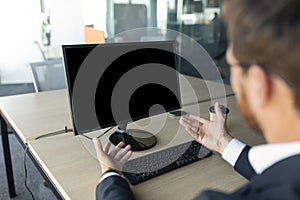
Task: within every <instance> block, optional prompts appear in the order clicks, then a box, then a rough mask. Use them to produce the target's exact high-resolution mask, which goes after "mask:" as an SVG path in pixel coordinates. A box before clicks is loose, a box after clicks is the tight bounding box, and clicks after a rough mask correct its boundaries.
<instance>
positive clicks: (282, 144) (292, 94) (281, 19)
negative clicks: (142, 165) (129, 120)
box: [94, 0, 300, 200]
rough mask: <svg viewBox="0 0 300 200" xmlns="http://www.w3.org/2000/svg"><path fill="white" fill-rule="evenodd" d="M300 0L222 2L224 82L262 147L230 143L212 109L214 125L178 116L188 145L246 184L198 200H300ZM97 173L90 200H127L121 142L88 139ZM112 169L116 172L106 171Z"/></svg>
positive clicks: (130, 195)
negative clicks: (220, 161)
mask: <svg viewBox="0 0 300 200" xmlns="http://www.w3.org/2000/svg"><path fill="white" fill-rule="evenodd" d="M299 10H300V1H299V0H284V1H280V0H275V1H274V0H224V1H223V5H222V12H223V17H224V19H225V22H226V23H227V28H228V36H229V48H228V50H227V55H226V57H227V61H228V64H229V65H230V66H231V84H232V88H233V90H234V92H235V94H236V99H237V104H238V107H239V110H240V112H241V114H242V116H243V117H244V118H245V120H246V122H247V123H248V124H249V126H251V127H252V128H253V129H254V130H256V131H257V132H261V133H262V134H263V135H264V137H265V139H266V141H267V144H264V145H258V146H254V147H249V146H246V145H245V144H243V143H242V142H240V141H238V140H237V139H235V138H232V137H231V136H230V135H229V134H228V133H227V131H226V129H225V128H224V121H225V120H224V118H223V116H222V114H221V111H220V109H219V105H218V103H216V104H215V109H216V114H217V119H216V120H215V121H213V122H212V121H209V120H207V119H204V118H201V117H198V116H193V115H192V116H189V117H182V118H181V119H180V123H181V124H182V125H183V126H184V127H185V129H186V131H187V132H188V133H189V134H191V135H192V136H193V137H194V138H195V140H196V141H198V142H200V143H202V144H203V145H205V146H207V147H208V148H210V149H212V150H214V151H216V152H218V153H220V154H221V155H222V157H223V158H224V159H225V160H226V161H228V162H229V163H230V164H231V165H232V166H233V167H234V168H235V169H236V170H237V171H238V172H240V173H241V174H242V175H244V176H245V177H246V178H248V179H249V183H248V184H246V185H245V186H243V187H241V188H240V189H238V190H236V191H234V192H232V193H229V194H226V193H222V192H217V191H211V190H209V191H204V192H202V193H201V194H199V196H197V197H195V198H196V199H199V200H227V199H230V200H235V199H245V200H254V199H255V200H262V199H272V200H273V199H278V200H279V199H280V200H296V199H300V173H299V171H300V78H299V74H300V64H299V63H300V62H299V61H300V40H299V38H300V12H299ZM94 144H95V147H96V150H97V155H98V159H99V161H100V164H101V167H102V172H103V175H102V177H101V181H100V183H99V184H98V186H97V199H134V195H133V193H132V192H131V190H130V187H129V185H128V183H127V182H126V181H125V180H124V179H123V178H122V177H121V176H120V175H119V173H120V171H121V169H122V165H123V164H124V163H125V162H126V161H127V160H128V158H129V157H130V155H131V151H130V146H127V147H125V148H124V149H123V150H121V147H122V145H123V144H122V143H120V144H119V145H118V146H117V147H115V148H112V150H109V147H106V148H104V150H103V149H102V146H101V144H100V142H99V141H98V140H97V139H94ZM111 169H115V170H116V171H110V170H111Z"/></svg>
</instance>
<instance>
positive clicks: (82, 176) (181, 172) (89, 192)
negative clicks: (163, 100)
mask: <svg viewBox="0 0 300 200" xmlns="http://www.w3.org/2000/svg"><path fill="white" fill-rule="evenodd" d="M223 101H224V100H223ZM227 102H228V107H229V108H230V114H229V116H228V123H227V125H228V129H229V131H230V132H231V133H232V135H234V136H236V137H238V138H240V139H241V140H242V141H245V142H247V143H248V144H252V145H253V144H258V143H262V142H263V139H262V137H261V136H260V135H255V134H253V133H252V131H251V130H249V129H248V128H247V126H246V125H245V124H244V123H243V121H242V120H241V117H240V115H239V114H238V111H237V109H236V107H235V99H234V97H229V98H227ZM210 105H211V103H210V102H205V103H201V104H195V105H190V106H187V107H185V110H186V111H188V112H191V113H194V112H195V111H196V110H199V111H200V112H201V114H202V116H205V117H208V111H207V108H208V107H209V106H210ZM154 118H157V120H162V121H163V119H164V118H166V119H167V123H166V124H165V125H164V126H163V127H162V129H161V130H160V133H159V134H157V135H156V136H157V138H158V144H157V145H156V146H155V147H154V148H152V149H150V150H148V151H146V152H145V153H148V152H151V151H155V150H158V149H162V148H166V147H168V146H172V145H174V144H177V143H179V142H182V141H187V140H191V138H190V136H189V135H188V134H186V133H185V132H184V130H183V128H182V127H181V126H179V124H178V118H170V117H169V116H168V115H166V114H164V115H159V116H156V117H154ZM147 120H148V119H147ZM147 120H145V121H143V120H142V121H140V123H139V125H144V124H148V122H149V121H147ZM154 120H156V119H154ZM56 121H57V120H56V119H55V118H53V121H52V122H53V123H55V122H56ZM150 129H151V128H150ZM93 134H99V133H96V132H93V133H91V134H89V136H92V135H93ZM107 138H108V136H103V138H101V140H103V141H105V140H107ZM29 148H30V151H32V154H33V155H34V157H35V159H36V160H37V161H38V162H39V163H40V165H41V166H42V168H43V169H44V170H45V173H47V175H48V176H49V177H50V178H51V180H52V181H53V183H54V184H55V186H56V187H57V189H58V190H59V192H60V193H61V194H62V195H63V197H64V198H65V199H95V187H96V185H97V183H98V181H99V177H100V172H99V170H100V169H99V165H98V162H97V160H96V158H95V152H94V148H93V145H92V142H91V141H90V140H88V139H86V138H85V137H82V136H76V137H75V136H73V135H72V134H71V133H67V134H63V135H57V136H53V137H48V138H42V139H39V140H35V141H30V142H29ZM143 153H144V152H143ZM140 154H141V153H139V154H137V153H135V155H134V156H133V157H136V156H139V155H140ZM246 182H247V181H246V180H245V179H244V178H243V177H241V176H240V175H239V174H237V173H236V172H235V171H234V170H233V168H232V167H231V166H230V165H229V164H228V163H226V162H225V161H224V160H223V159H222V158H221V157H220V155H218V154H213V155H212V156H211V157H209V158H206V159H203V160H202V161H199V162H196V163H194V164H191V165H188V166H186V167H183V168H180V169H177V170H175V171H172V172H169V173H167V174H164V175H161V176H159V177H157V178H154V179H151V180H149V181H146V182H144V183H141V184H139V185H137V186H133V187H132V189H133V191H134V193H135V195H136V197H137V199H192V197H194V196H195V195H196V194H197V193H198V192H200V191H201V190H204V189H207V188H210V189H219V190H223V191H232V190H234V189H236V188H237V187H239V186H241V185H242V184H244V183H246ZM183 191H184V192H183Z"/></svg>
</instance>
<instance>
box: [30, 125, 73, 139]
mask: <svg viewBox="0 0 300 200" xmlns="http://www.w3.org/2000/svg"><path fill="white" fill-rule="evenodd" d="M71 131H73V129H70V128H68V127H67V126H65V129H63V130H59V131H54V132H50V133H46V134H44V135H40V136H38V137H36V138H35V140H38V139H40V138H43V137H49V136H53V135H59V134H63V133H68V132H71Z"/></svg>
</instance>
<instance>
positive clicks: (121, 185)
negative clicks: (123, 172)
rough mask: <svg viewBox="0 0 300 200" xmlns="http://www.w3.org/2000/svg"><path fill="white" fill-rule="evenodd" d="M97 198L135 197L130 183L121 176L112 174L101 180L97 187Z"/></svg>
mask: <svg viewBox="0 0 300 200" xmlns="http://www.w3.org/2000/svg"><path fill="white" fill-rule="evenodd" d="M96 199H97V200H105V199H107V200H123V199H124V200H131V199H135V197H134V195H133V193H132V191H131V189H130V187H129V184H128V183H127V181H126V180H125V179H124V178H122V177H120V176H110V177H107V178H105V179H104V180H103V181H101V182H100V183H99V184H98V185H97V188H96Z"/></svg>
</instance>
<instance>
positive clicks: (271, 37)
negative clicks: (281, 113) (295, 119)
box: [222, 0, 300, 110]
mask: <svg viewBox="0 0 300 200" xmlns="http://www.w3.org/2000/svg"><path fill="white" fill-rule="evenodd" d="M222 15H223V19H224V21H225V23H226V25H227V30H228V37H229V38H228V39H229V43H230V44H231V45H232V47H233V55H234V56H235V57H236V58H237V59H238V60H239V62H241V63H249V64H258V65H261V66H267V67H268V68H270V70H271V71H274V72H276V73H277V74H279V75H280V76H281V77H283V78H284V79H286V80H288V81H289V82H291V83H293V85H294V88H293V90H294V94H295V103H296V107H297V108H298V110H300V1H299V0H223V4H222Z"/></svg>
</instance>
